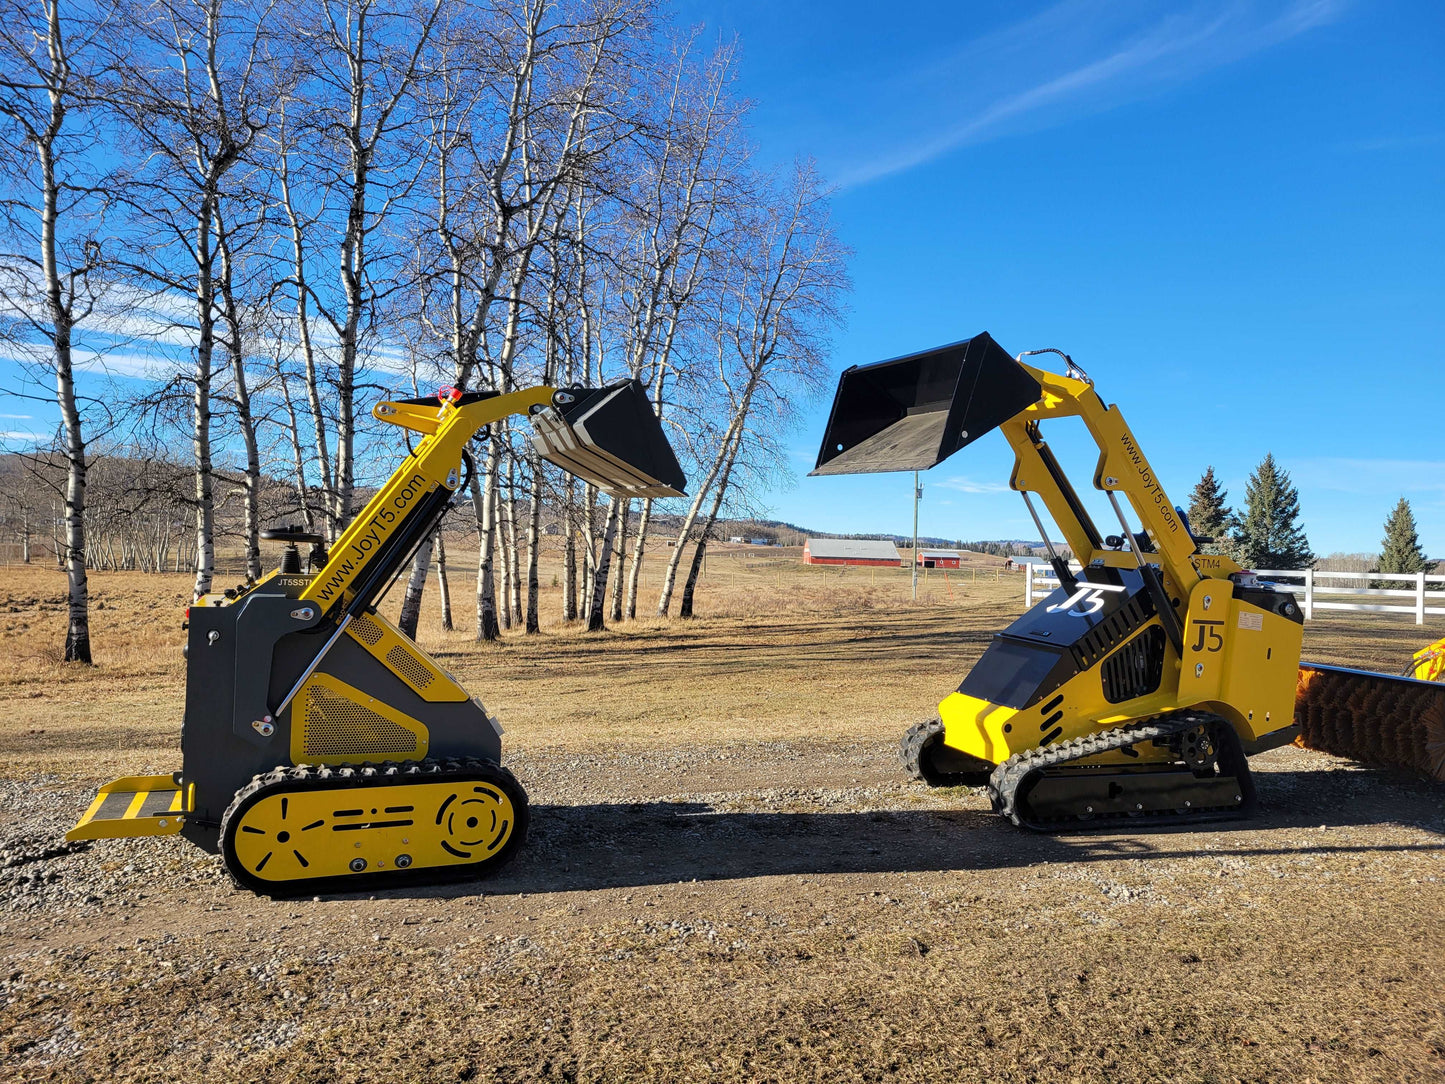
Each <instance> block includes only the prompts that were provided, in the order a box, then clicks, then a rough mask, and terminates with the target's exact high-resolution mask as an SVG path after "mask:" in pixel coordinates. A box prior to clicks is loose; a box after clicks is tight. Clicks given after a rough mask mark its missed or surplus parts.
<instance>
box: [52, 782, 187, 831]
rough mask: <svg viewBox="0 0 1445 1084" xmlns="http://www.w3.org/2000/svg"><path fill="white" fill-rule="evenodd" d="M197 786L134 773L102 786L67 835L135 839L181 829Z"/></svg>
mask: <svg viewBox="0 0 1445 1084" xmlns="http://www.w3.org/2000/svg"><path fill="white" fill-rule="evenodd" d="M194 796H195V795H194V786H193V787H191V788H189V789H188V790H183V789H182V787H181V785H180V784H179V783H177V782H176V781H175V779H174V778H173V777H171V776H169V775H132V776H127V777H126V778H124V779H117V780H115V781H114V782H111V783H107V784H106V785H105V786H103V787H101V788H100V790H99V792H97V794H96V796H95V800H94V801H93V802H91V803H90V808H89V809H87V810H86V811H85V814H84V815H83V816H82V817H81V818H80V822H79V823H78V824H76V826H75V827H74V828H72V829H71V830H70V831H69V832H66V833H65V838H66V840H67V841H69V842H74V841H76V840H80V839H133V838H135V837H137V836H169V835H174V834H175V833H177V832H179V831H180V830H181V825H182V824H184V823H185V814H186V813H187V812H189V811H190V809H191V799H192V798H194Z"/></svg>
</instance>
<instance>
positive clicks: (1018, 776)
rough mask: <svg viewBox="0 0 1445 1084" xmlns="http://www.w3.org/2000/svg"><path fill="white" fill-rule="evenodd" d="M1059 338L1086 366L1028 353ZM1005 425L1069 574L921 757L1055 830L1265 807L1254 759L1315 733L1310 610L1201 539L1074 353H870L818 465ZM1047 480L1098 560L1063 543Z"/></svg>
mask: <svg viewBox="0 0 1445 1084" xmlns="http://www.w3.org/2000/svg"><path fill="white" fill-rule="evenodd" d="M1039 353H1053V354H1059V355H1060V356H1061V357H1063V358H1064V360H1065V362H1066V363H1067V369H1066V372H1065V373H1064V374H1062V375H1060V374H1058V373H1055V372H1051V371H1048V370H1046V369H1042V368H1038V367H1035V366H1033V365H1029V364H1025V363H1024V362H1023V358H1024V357H1025V356H1027V355H1029V354H1039ZM1063 417H1076V418H1079V419H1080V420H1082V422H1083V424H1084V426H1085V427H1086V429H1087V430H1088V433H1089V435H1090V436H1091V437H1092V438H1093V440H1094V442H1095V443H1096V444H1097V446H1098V449H1099V458H1098V463H1097V466H1096V467H1095V470H1094V477H1093V484H1094V487H1095V488H1096V489H1098V490H1101V491H1102V492H1103V493H1104V495H1105V497H1106V498H1107V500H1108V502H1109V505H1110V506H1111V508H1112V510H1113V512H1114V515H1115V518H1116V519H1117V520H1118V524H1119V533H1118V534H1112V535H1105V534H1103V533H1102V532H1101V531H1100V530H1099V528H1098V527H1097V526H1096V525H1095V523H1094V521H1093V520H1092V519H1091V518H1090V515H1089V512H1088V511H1087V509H1086V508H1085V506H1084V504H1083V502H1082V501H1081V500H1080V498H1079V495H1078V492H1077V491H1076V490H1075V489H1074V487H1073V486H1072V485H1071V483H1070V482H1069V479H1068V478H1067V477H1066V476H1065V473H1064V471H1063V470H1062V468H1061V467H1060V465H1059V462H1058V460H1057V459H1056V457H1055V456H1054V454H1053V452H1052V451H1051V450H1050V449H1049V446H1048V444H1046V443H1045V441H1044V439H1043V436H1042V432H1041V427H1042V424H1043V423H1045V422H1049V421H1052V420H1054V419H1058V418H1063ZM994 429H999V430H1001V431H1002V433H1003V435H1004V437H1005V438H1006V439H1007V440H1008V442H1009V445H1010V446H1011V448H1012V450H1013V452H1014V456H1015V463H1014V468H1013V474H1012V477H1011V478H1010V480H1009V484H1010V487H1011V488H1012V489H1014V490H1016V491H1018V492H1019V493H1021V494H1022V495H1023V498H1024V501H1025V503H1026V504H1027V505H1028V509H1029V512H1030V514H1031V515H1032V517H1033V521H1034V523H1035V525H1036V526H1037V528H1038V530H1039V534H1040V537H1041V538H1042V539H1043V541H1044V545H1045V546H1046V548H1047V551H1048V554H1049V560H1050V563H1051V564H1052V566H1053V569H1054V572H1055V574H1056V575H1057V577H1058V580H1059V584H1060V586H1059V587H1058V589H1057V590H1055V591H1054V592H1052V593H1051V594H1050V595H1049V596H1048V597H1046V598H1045V599H1043V600H1042V601H1041V602H1039V603H1038V604H1037V605H1035V606H1034V607H1033V608H1032V609H1030V610H1029V611H1028V612H1027V613H1025V614H1024V615H1023V616H1022V617H1020V618H1019V619H1018V620H1017V621H1015V622H1014V623H1013V624H1012V625H1010V626H1009V627H1008V628H1007V629H1005V630H1003V631H1002V632H999V633H997V634H996V635H995V637H994V639H993V642H992V643H991V644H990V646H989V647H988V648H987V650H985V651H984V653H983V656H982V657H981V658H980V659H979V660H978V662H977V664H976V665H975V666H974V667H973V669H972V670H971V671H970V672H969V674H968V675H967V677H965V678H964V680H963V682H962V684H960V685H959V687H958V690H957V691H956V692H954V693H951V694H950V695H948V696H947V697H946V698H945V699H944V700H943V701H942V702H941V703H940V704H939V706H938V717H937V718H934V719H931V720H928V721H926V722H924V723H920V724H919V725H917V726H915V727H913V728H912V729H911V730H910V731H909V732H908V733H907V734H906V735H905V736H904V738H903V742H902V745H901V749H900V754H901V757H902V760H903V763H904V766H905V768H906V769H907V770H908V771H909V773H910V774H912V775H913V776H914V777H915V778H918V779H921V780H923V781H925V782H927V783H929V784H930V785H934V786H987V787H988V788H989V791H990V795H991V797H992V800H993V805H994V809H995V810H996V811H997V812H999V813H1001V814H1003V815H1004V816H1006V817H1008V818H1009V819H1010V820H1011V821H1012V822H1013V823H1014V824H1016V825H1020V826H1022V827H1027V828H1031V829H1036V830H1040V831H1054V830H1063V829H1074V828H1080V827H1086V826H1090V825H1092V826H1095V827H1105V826H1108V825H1109V824H1111V823H1114V822H1116V821H1118V820H1121V819H1126V818H1127V819H1129V820H1130V821H1131V822H1132V823H1148V824H1167V823H1179V822H1193V821H1201V820H1208V819H1217V818H1221V817H1233V816H1237V815H1240V814H1242V813H1245V812H1247V811H1248V810H1250V809H1251V807H1252V806H1253V805H1254V802H1255V793H1254V787H1253V784H1252V782H1251V779H1250V772H1249V764H1248V760H1247V757H1248V756H1249V755H1250V754H1253V753H1256V752H1260V751H1263V750H1265V749H1271V748H1274V747H1276V746H1278V745H1282V744H1285V743H1287V742H1290V741H1292V740H1294V738H1295V736H1296V734H1297V733H1298V732H1299V729H1298V727H1297V726H1296V725H1295V696H1296V686H1297V683H1299V675H1300V669H1299V667H1300V645H1301V640H1302V637H1303V623H1304V615H1303V614H1302V613H1301V611H1300V607H1299V605H1298V603H1297V602H1296V600H1295V597H1294V595H1293V594H1292V593H1291V592H1290V591H1289V590H1288V589H1287V588H1285V587H1280V586H1276V585H1273V584H1269V583H1263V582H1260V581H1259V580H1258V578H1257V577H1255V576H1254V575H1253V574H1252V573H1250V572H1247V571H1245V570H1243V569H1241V568H1240V566H1239V565H1238V564H1237V563H1236V562H1235V561H1233V560H1231V559H1230V558H1228V557H1223V556H1215V555H1211V554H1206V553H1202V552H1200V549H1199V540H1198V539H1196V538H1195V537H1194V535H1193V534H1192V533H1191V531H1190V529H1189V524H1188V521H1187V517H1186V516H1185V514H1184V513H1183V512H1182V511H1181V510H1180V509H1178V508H1177V507H1176V506H1175V505H1174V504H1173V502H1172V501H1170V500H1169V498H1168V496H1167V494H1166V493H1165V492H1164V489H1163V487H1162V484H1161V483H1160V480H1159V478H1158V476H1157V475H1156V474H1155V472H1154V470H1153V468H1152V467H1151V466H1150V465H1149V461H1148V459H1146V458H1145V456H1144V453H1143V451H1142V450H1141V449H1140V447H1139V444H1138V442H1137V441H1136V440H1135V439H1134V435H1133V434H1132V433H1131V432H1130V430H1129V427H1128V425H1127V424H1125V422H1124V419H1123V416H1122V415H1121V414H1120V412H1119V410H1118V408H1117V407H1114V406H1107V405H1105V403H1104V402H1103V400H1102V399H1100V398H1099V396H1098V394H1097V393H1096V392H1095V390H1094V385H1093V382H1092V380H1090V378H1089V377H1088V375H1087V374H1085V373H1084V371H1083V370H1082V369H1080V368H1079V367H1078V366H1077V365H1075V364H1074V363H1073V361H1072V359H1070V358H1069V357H1068V356H1067V355H1065V354H1063V353H1062V351H1057V350H1045V351H1028V352H1026V354H1020V355H1019V356H1018V357H1017V358H1014V357H1010V356H1009V354H1007V353H1006V352H1005V351H1004V350H1003V349H1002V348H1001V347H1000V346H999V345H998V344H997V343H996V342H994V340H993V339H992V338H990V337H989V335H988V334H986V333H985V334H980V335H977V336H975V337H974V338H972V339H967V340H964V341H963V342H960V343H954V344H952V345H950V346H945V347H941V348H939V349H935V350H929V351H925V352H923V353H919V354H912V355H909V356H906V357H902V358H896V359H893V360H890V361H883V362H879V363H877V364H874V365H865V366H855V367H853V368H850V369H848V370H847V371H846V372H844V373H843V375H842V377H841V379H840V380H839V384H838V390H837V394H836V397H835V399H834V403H833V409H832V414H831V416H830V418H829V421H828V427H827V430H826V432H825V434H824V438H823V445H822V448H821V450H820V452H819V454H818V461H817V466H816V469H815V470H814V471H813V472H812V473H813V474H815V475H830V474H861V473H871V472H875V471H903V470H926V469H928V468H929V467H932V466H934V465H935V464H937V463H941V462H942V461H943V460H944V459H946V458H948V457H949V456H950V455H952V454H953V453H954V452H956V451H958V450H959V449H961V448H963V447H965V446H967V445H969V444H971V443H973V442H974V441H976V440H978V439H979V438H980V437H982V436H983V435H984V434H985V433H988V432H990V431H992V430H994ZM1031 495H1036V496H1037V497H1038V498H1039V499H1041V500H1042V501H1043V503H1044V506H1045V507H1046V509H1047V511H1048V513H1049V514H1050V515H1051V517H1052V518H1053V520H1054V522H1055V523H1056V524H1057V525H1058V528H1059V530H1060V532H1061V533H1062V534H1063V537H1064V541H1065V542H1066V543H1067V546H1068V549H1069V551H1070V552H1071V553H1072V554H1073V555H1074V557H1075V558H1076V560H1077V561H1078V563H1079V564H1080V565H1081V566H1082V567H1081V568H1079V569H1077V570H1076V569H1074V568H1072V567H1071V565H1070V563H1069V562H1067V561H1065V560H1064V559H1063V557H1062V556H1061V554H1060V553H1059V552H1058V551H1057V550H1056V549H1055V547H1054V545H1053V543H1052V541H1051V540H1050V538H1049V534H1048V532H1047V531H1046V530H1045V528H1044V521H1043V519H1042V518H1041V517H1040V515H1039V512H1038V509H1037V508H1036V507H1035V505H1034V501H1033V499H1032V496H1031ZM1126 504H1127V506H1128V507H1129V509H1130V510H1132V513H1133V515H1134V516H1135V517H1136V518H1137V520H1138V522H1139V524H1140V529H1139V530H1135V529H1134V527H1133V526H1132V525H1131V522H1130V520H1129V518H1128V515H1127V514H1126V512H1125V505H1126ZM1424 665H1425V664H1422V668H1423V666H1424ZM1311 669H1312V670H1313V671H1323V672H1329V673H1330V674H1332V675H1333V679H1334V680H1336V681H1343V682H1349V683H1353V685H1354V686H1358V685H1359V683H1360V682H1361V681H1364V680H1365V679H1368V681H1369V682H1372V683H1377V684H1378V683H1388V684H1389V686H1390V688H1391V690H1394V691H1393V692H1392V693H1390V695H1391V696H1395V697H1396V698H1397V699H1398V697H1399V696H1401V695H1406V694H1408V695H1415V696H1419V697H1426V698H1428V697H1436V696H1438V695H1439V686H1431V685H1429V684H1428V683H1426V682H1423V681H1413V680H1411V679H1409V678H1403V677H1391V676H1389V675H1380V674H1369V675H1360V674H1358V672H1355V671H1348V670H1344V669H1342V668H1339V667H1326V666H1319V665H1313V666H1312V667H1311ZM1325 687H1326V686H1325V684H1324V683H1321V684H1320V686H1319V688H1320V689H1324V688H1325ZM1407 723H1408V725H1410V726H1415V723H1414V722H1413V721H1407ZM1422 740H1423V739H1422Z"/></svg>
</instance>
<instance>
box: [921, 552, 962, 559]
mask: <svg viewBox="0 0 1445 1084" xmlns="http://www.w3.org/2000/svg"><path fill="white" fill-rule="evenodd" d="M918 556H920V557H958V558H962V557H963V554H961V553H959V552H958V550H919V551H918Z"/></svg>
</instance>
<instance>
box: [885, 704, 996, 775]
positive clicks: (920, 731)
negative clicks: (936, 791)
mask: <svg viewBox="0 0 1445 1084" xmlns="http://www.w3.org/2000/svg"><path fill="white" fill-rule="evenodd" d="M898 759H899V760H900V761H902V763H903V770H904V771H906V772H907V773H908V774H909V775H910V776H912V777H913V778H914V779H919V780H922V781H923V782H925V783H927V784H928V785H929V786H930V787H984V786H987V785H988V778H989V775H990V773H991V772H992V771H993V765H992V764H990V763H989V762H988V761H986V760H980V759H979V758H978V757H972V756H969V755H968V754H967V753H960V752H959V751H958V750H957V749H952V748H950V747H949V746H947V745H944V744H943V721H942V720H941V719H938V718H933V719H929V720H928V721H927V722H923V723H919V724H918V725H917V726H914V727H910V728H909V730H908V732H907V733H906V734H904V735H903V740H902V741H901V742H900V743H899V746H898Z"/></svg>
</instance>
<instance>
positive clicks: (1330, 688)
mask: <svg viewBox="0 0 1445 1084" xmlns="http://www.w3.org/2000/svg"><path fill="white" fill-rule="evenodd" d="M1432 646H1433V645H1432ZM1429 650H1430V649H1429V648H1427V649H1426V651H1429ZM1424 653H1425V652H1421V654H1422V655H1423V654H1424ZM1417 658H1418V656H1417ZM1412 669H1414V670H1415V672H1420V671H1421V670H1424V671H1425V672H1427V673H1428V672H1430V671H1429V669H1428V667H1427V666H1423V667H1422V666H1416V667H1412ZM1295 721H1296V722H1297V723H1298V725H1299V731H1300V744H1301V745H1303V746H1305V747H1306V748H1308V749H1318V750H1319V751H1320V752H1322V753H1333V754H1334V755H1335V756H1339V757H1349V758H1350V759H1351V760H1358V761H1360V762H1361V763H1363V764H1371V765H1374V766H1375V767H1379V768H1389V769H1391V770H1394V771H1399V772H1408V773H1409V774H1411V775H1414V776H1418V777H1420V778H1422V779H1428V780H1431V781H1433V782H1442V783H1445V684H1442V683H1441V682H1439V681H1422V680H1420V679H1418V678H1413V677H1396V676H1393V675H1391V674H1376V673H1371V672H1370V671H1367V670H1351V669H1348V668H1346V667H1343V666H1325V665H1323V664H1321V663H1310V662H1307V663H1301V664H1300V671H1299V686H1298V692H1297V695H1296V699H1295Z"/></svg>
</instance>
